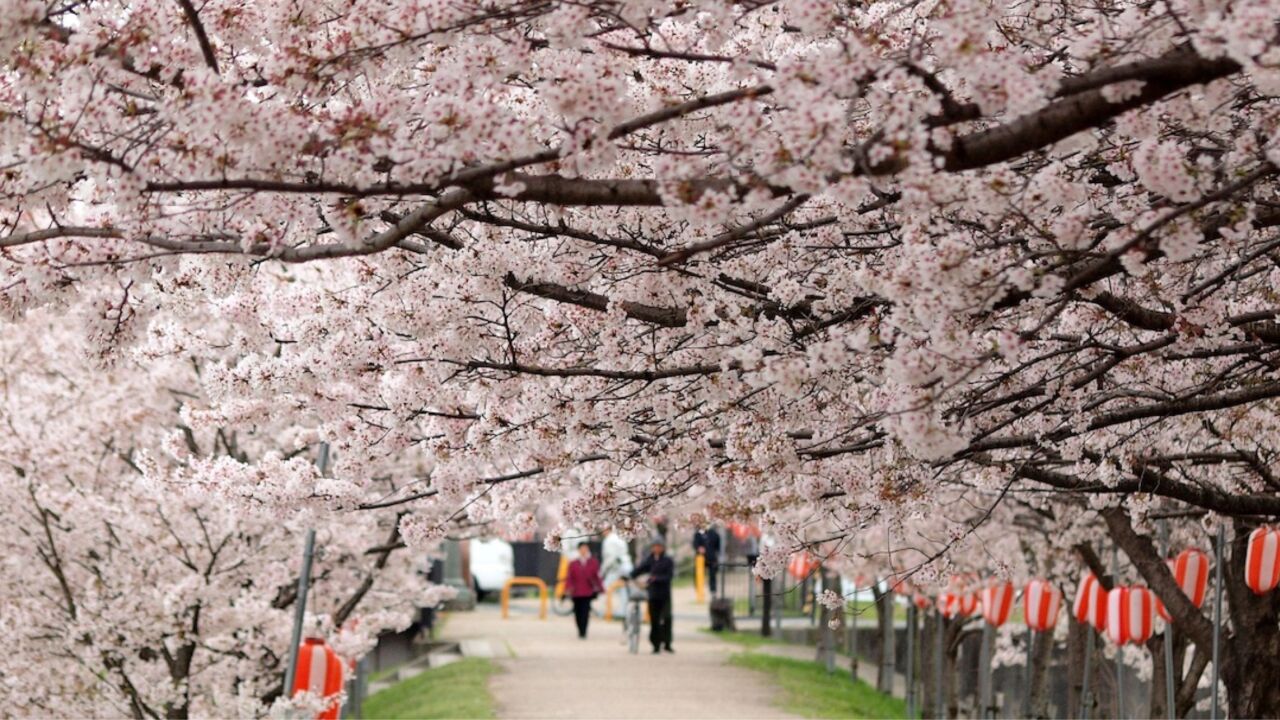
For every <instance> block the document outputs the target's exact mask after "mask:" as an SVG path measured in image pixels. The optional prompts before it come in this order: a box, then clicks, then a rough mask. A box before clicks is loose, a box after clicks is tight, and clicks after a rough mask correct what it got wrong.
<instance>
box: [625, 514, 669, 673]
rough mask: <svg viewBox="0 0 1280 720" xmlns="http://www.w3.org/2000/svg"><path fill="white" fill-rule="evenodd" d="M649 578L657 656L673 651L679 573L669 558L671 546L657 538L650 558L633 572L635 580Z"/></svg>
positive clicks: (652, 637)
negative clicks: (674, 585)
mask: <svg viewBox="0 0 1280 720" xmlns="http://www.w3.org/2000/svg"><path fill="white" fill-rule="evenodd" d="M646 573H647V574H648V575H649V642H650V643H651V644H652V645H653V653H654V654H655V655H656V654H658V653H659V652H660V651H662V650H666V651H667V652H669V653H673V652H675V650H672V649H671V580H672V578H674V577H675V574H676V564H675V563H674V562H672V561H671V558H670V557H667V543H666V541H665V540H663V539H662V538H660V537H658V538H654V539H653V542H652V543H650V546H649V555H648V556H646V557H645V559H644V560H642V561H641V562H640V564H639V565H637V566H636V569H635V570H632V571H631V577H633V578H634V577H638V576H640V575H644V574H646Z"/></svg>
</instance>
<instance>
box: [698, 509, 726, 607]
mask: <svg viewBox="0 0 1280 720" xmlns="http://www.w3.org/2000/svg"><path fill="white" fill-rule="evenodd" d="M693 550H694V552H696V553H698V554H699V555H701V556H702V558H703V559H702V562H703V564H704V566H705V567H706V569H707V586H708V587H709V588H711V596H712V597H715V594H716V571H717V570H719V568H720V533H719V532H716V528H715V526H714V525H713V526H710V527H708V528H707V529H706V530H699V531H697V532H695V533H694V534H693Z"/></svg>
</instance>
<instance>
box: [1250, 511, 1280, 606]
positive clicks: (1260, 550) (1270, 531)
mask: <svg viewBox="0 0 1280 720" xmlns="http://www.w3.org/2000/svg"><path fill="white" fill-rule="evenodd" d="M1244 582H1245V584H1246V585H1248V586H1249V589H1250V590H1252V591H1253V592H1254V593H1255V594H1257V595H1261V594H1263V593H1266V592H1271V591H1272V590H1274V589H1275V587H1276V585H1278V584H1280V530H1277V529H1275V528H1269V527H1260V528H1258V529H1257V530H1254V531H1253V532H1251V533H1249V552H1248V554H1247V555H1246V556H1245V566H1244Z"/></svg>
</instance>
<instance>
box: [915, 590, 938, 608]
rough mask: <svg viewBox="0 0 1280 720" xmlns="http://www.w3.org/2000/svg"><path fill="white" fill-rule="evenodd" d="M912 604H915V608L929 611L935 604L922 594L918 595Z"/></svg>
mask: <svg viewBox="0 0 1280 720" xmlns="http://www.w3.org/2000/svg"><path fill="white" fill-rule="evenodd" d="M911 602H913V603H915V606H916V607H918V608H920V609H921V610H927V609H928V608H929V606H930V605H932V604H933V603H932V602H930V601H929V598H928V596H926V595H923V594H921V593H916V594H915V595H914V596H913V597H912V598H911Z"/></svg>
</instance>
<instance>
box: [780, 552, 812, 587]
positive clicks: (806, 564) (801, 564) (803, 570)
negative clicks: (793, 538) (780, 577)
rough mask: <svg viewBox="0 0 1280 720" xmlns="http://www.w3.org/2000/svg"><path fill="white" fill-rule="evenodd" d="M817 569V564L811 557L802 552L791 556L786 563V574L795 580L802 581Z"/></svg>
mask: <svg viewBox="0 0 1280 720" xmlns="http://www.w3.org/2000/svg"><path fill="white" fill-rule="evenodd" d="M817 569H818V562H817V561H816V560H814V559H813V556H812V555H810V554H809V553H807V552H804V551H803V550H802V551H800V552H798V553H796V554H794V555H792V556H791V561H790V562H788V563H787V572H788V573H790V574H791V577H793V578H795V579H796V580H803V579H805V578H807V577H809V576H810V575H812V574H813V571H814V570H817Z"/></svg>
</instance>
